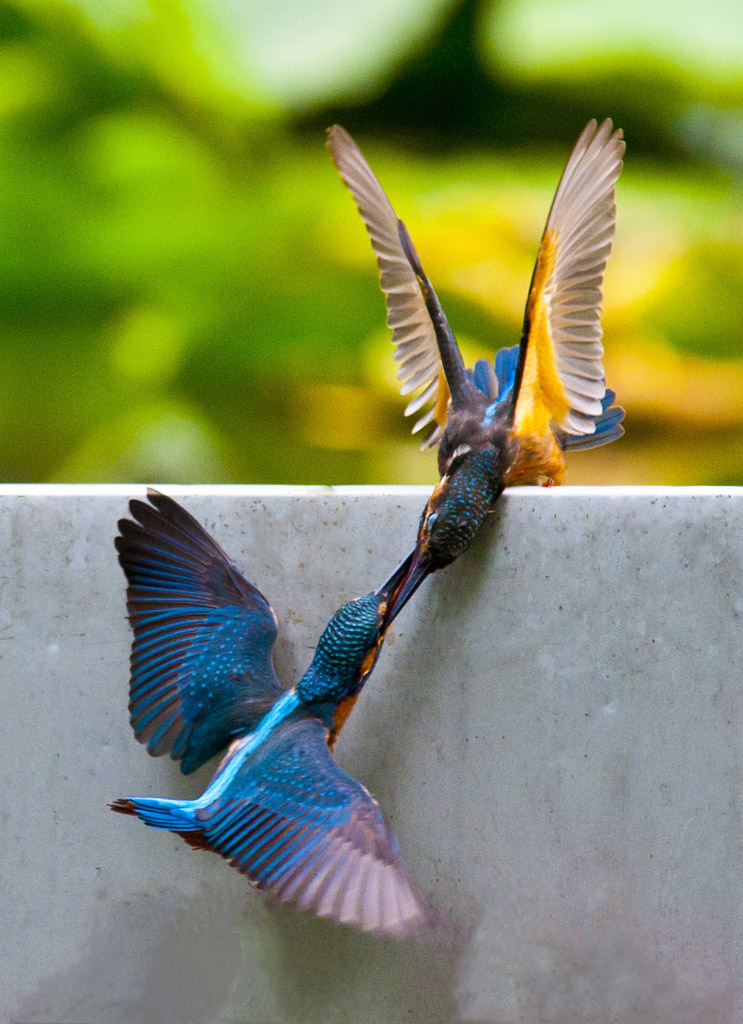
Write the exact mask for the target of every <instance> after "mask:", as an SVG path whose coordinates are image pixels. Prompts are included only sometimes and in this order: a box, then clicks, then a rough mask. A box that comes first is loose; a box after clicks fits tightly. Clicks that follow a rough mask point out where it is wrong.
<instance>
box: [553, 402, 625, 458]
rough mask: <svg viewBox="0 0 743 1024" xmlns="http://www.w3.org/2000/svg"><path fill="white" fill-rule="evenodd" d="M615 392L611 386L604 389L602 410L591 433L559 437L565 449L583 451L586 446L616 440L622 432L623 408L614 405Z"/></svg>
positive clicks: (594, 446)
mask: <svg viewBox="0 0 743 1024" xmlns="http://www.w3.org/2000/svg"><path fill="white" fill-rule="evenodd" d="M616 397H617V396H616V394H615V392H613V391H612V390H611V388H607V389H606V393H605V394H604V397H603V400H602V402H601V407H602V409H603V412H602V413H601V415H600V416H598V417H597V418H596V430H595V431H594V432H593V434H564V435H563V436H562V437H561V439H560V440H561V442H562V447H563V448H564V449H565V451H573V452H574V451H585V450H586V449H587V448H598V447H599V445H602V444H609V442H610V441H616V440H617V439H618V438H620V437H621V436H622V435H623V434H624V427H623V426H622V420H623V419H624V409H623V408H622V407H621V405H614V401H615V399H616Z"/></svg>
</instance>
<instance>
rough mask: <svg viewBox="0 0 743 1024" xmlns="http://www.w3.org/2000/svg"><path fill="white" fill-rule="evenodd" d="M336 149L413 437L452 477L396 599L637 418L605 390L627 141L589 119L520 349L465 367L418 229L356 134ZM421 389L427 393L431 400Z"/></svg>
mask: <svg viewBox="0 0 743 1024" xmlns="http://www.w3.org/2000/svg"><path fill="white" fill-rule="evenodd" d="M328 148H329V150H330V154H331V156H332V158H333V161H334V163H335V164H336V166H337V168H338V170H339V172H340V174H341V177H342V179H343V181H344V183H345V185H346V186H347V188H348V189H349V191H350V192H351V194H352V195H353V198H354V200H355V201H356V205H357V207H358V210H359V213H360V215H361V218H362V220H363V222H364V224H365V226H366V229H367V232H368V234H369V238H370V240H371V244H372V249H373V251H374V254H375V256H376V259H377V263H378V266H379V274H380V283H381V287H382V290H383V292H384V294H385V297H386V302H387V323H388V325H389V327H390V329H391V331H392V342H393V344H394V345H395V358H396V359H397V360H398V361H399V362H400V369H399V371H398V378H400V379H401V380H402V381H403V383H402V386H401V389H400V390H401V392H402V394H404V395H406V394H411V393H413V392H415V391H419V393H418V394H417V395H416V396H415V397H414V398H413V399H412V400H411V401H410V402H409V404H408V406H407V408H406V410H405V412H406V414H412V413H417V412H420V411H421V410H423V409H426V408H427V411H426V412H424V415H423V416H422V417H421V418H420V419H419V420H418V422H417V423H416V424H415V426H414V428H413V430H414V431H415V430H418V429H421V428H423V427H426V426H428V425H431V426H432V431H431V433H430V434H429V436H428V437H427V438H426V440H425V441H424V443H423V447H428V446H431V445H435V444H438V445H439V453H438V465H439V473H440V476H441V479H440V481H439V483H438V485H437V487H436V488H435V490H434V492H433V494H432V495H431V498H430V500H429V501H428V504H427V506H426V509H425V511H424V513H423V517H422V519H421V523H420V528H419V532H418V540H417V544H416V550H415V555H414V557H413V559H412V561H411V565H410V570H409V572H408V574H407V577H406V579H405V581H404V583H403V584H402V585H401V587H400V588H399V590H398V592H397V594H396V595H395V597H394V601H395V602H398V601H400V602H404V601H405V600H406V599H407V598H408V597H409V596H410V594H411V593H412V592H413V590H415V588H416V587H417V586H419V584H420V583H421V582H422V580H423V579H425V577H426V576H427V575H428V574H429V573H431V572H433V571H435V570H436V569H440V568H443V567H444V566H446V565H448V564H449V563H451V562H453V561H454V559H455V558H457V557H458V556H459V555H460V554H461V553H462V552H463V551H465V550H466V549H467V547H469V545H470V543H471V542H472V540H473V538H474V537H475V534H476V533H477V531H478V529H479V528H480V525H481V524H482V522H483V520H484V518H485V516H486V515H487V513H488V512H489V511H491V510H492V508H493V505H494V503H495V501H496V500H497V498H498V496H499V495H500V494H501V492H502V491H503V489H504V488H505V487H508V486H512V485H516V484H543V485H546V486H550V485H552V484H559V483H561V481H562V479H563V477H564V475H565V460H564V457H563V452H564V451H565V450H566V449H581V448H592V447H595V446H597V445H601V444H607V443H608V442H609V441H613V440H615V439H616V438H619V437H621V436H622V434H623V433H624V431H623V428H622V425H621V423H622V420H623V418H624V410H623V409H622V408H620V407H619V406H615V405H614V399H615V395H614V392H613V391H611V390H608V389H607V388H606V383H605V379H604V367H603V347H602V344H601V337H602V332H601V302H602V282H603V276H604V270H605V267H606V262H607V259H608V257H609V253H610V251H611V243H612V238H613V235H614V224H615V219H616V208H615V204H614V184H615V182H616V180H617V178H618V176H619V173H620V171H621V168H622V156H623V154H624V142H623V140H622V132H621V131H620V130H616V131H615V130H613V126H612V123H611V121H610V120H608V119H607V120H605V121H604V122H603V123H602V124H601V125H598V124H597V122H596V121H590V122H589V123H588V124H587V125H586V127H585V129H584V130H583V132H582V133H581V135H580V137H579V139H578V141H577V142H576V144H575V147H574V148H573V151H572V153H571V155H570V157H569V159H568V162H567V164H566V167H565V170H564V172H563V174H562V177H561V179H560V182H559V185H558V187H557V192H556V193H555V198H554V200H553V202H552V207H551V209H550V213H549V216H548V218H547V224H546V227H545V230H544V234H543V235H542V241H541V244H540V246H539V252H538V255H537V261H536V265H535V267H534V272H533V275H532V279H531V285H530V288H529V294H528V299H527V303H526V311H525V314H524V322H523V329H522V334H521V342H520V344H519V345H516V346H514V347H513V348H509V349H502V350H501V351H500V352H498V354H497V355H496V357H495V362H494V365H493V364H490V363H489V362H488V361H487V360H484V359H483V360H480V361H479V362H477V363H476V365H475V367H474V369H472V370H469V369H466V368H465V365H464V361H463V359H462V355H461V352H460V351H459V347H458V345H457V342H456V340H455V338H454V335H453V333H452V331H451V328H450V327H449V323H448V321H447V319H446V316H445V315H444V312H443V309H442V308H441V304H440V303H439V300H438V298H437V296H436V292H435V291H434V289H433V286H432V284H431V282H430V281H429V279H428V277H427V276H426V274H425V272H424V270H423V267H422V265H421V261H420V258H419V257H418V254H417V252H416V250H415V247H414V245H413V242H412V240H411V238H410V235H409V234H408V231H407V228H406V227H405V224H404V223H403V222H402V221H401V220H400V219H399V218H398V216H397V214H396V213H395V210H394V208H393V206H392V204H391V203H390V201H389V199H388V198H387V195H386V194H385V192H384V190H383V188H382V186H381V185H380V183H379V181H378V180H377V178H376V177H375V175H374V172H373V171H372V169H371V167H370V166H369V164H368V163H367V162H366V160H365V159H364V156H363V154H362V153H361V150H360V149H359V147H358V146H357V145H356V143H355V142H354V141H353V139H352V138H351V136H350V135H349V134H348V132H346V131H345V130H344V129H343V128H341V127H340V126H339V125H335V126H333V127H332V128H330V129H329V130H328ZM421 389H422V390H421Z"/></svg>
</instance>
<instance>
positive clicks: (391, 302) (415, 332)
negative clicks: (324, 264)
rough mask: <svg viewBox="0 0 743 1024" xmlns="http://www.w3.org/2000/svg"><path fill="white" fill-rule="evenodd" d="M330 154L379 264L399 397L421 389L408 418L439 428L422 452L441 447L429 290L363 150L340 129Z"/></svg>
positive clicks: (439, 384)
mask: <svg viewBox="0 0 743 1024" xmlns="http://www.w3.org/2000/svg"><path fill="white" fill-rule="evenodd" d="M328 149H329V150H330V155H331V157H332V158H333V163H334V164H335V166H336V167H337V168H338V171H339V172H340V176H341V178H342V179H343V182H344V184H345V186H346V188H347V189H348V191H349V192H350V193H351V195H352V196H353V198H354V199H355V201H356V205H357V207H358V210H359V213H360V214H361V219H362V220H363V222H364V224H365V225H366V230H367V232H368V234H369V239H370V241H371V244H372V249H373V250H374V255H375V256H376V258H377V264H378V266H379V281H380V284H381V287H382V291H383V292H384V295H385V299H386V302H387V325H388V326H389V328H390V330H391V331H392V343H393V345H394V346H395V359H396V360H397V361H398V362H399V363H400V367H399V369H398V371H397V378H398V380H401V381H402V385H401V387H400V393H401V394H402V395H409V394H412V392H414V391H417V390H418V389H419V388H422V390H421V391H420V393H419V394H418V395H416V397H415V398H413V399H412V400H411V401H410V402H409V403H408V405H407V407H406V409H405V415H406V416H411V415H412V414H413V413H417V412H419V411H420V410H421V409H425V412H424V414H423V416H421V417H420V419H418V420H417V421H416V423H415V425H414V426H413V433H415V432H416V431H418V430H422V429H423V428H424V427H426V426H428V425H429V424H430V423H432V422H435V427H434V429H433V431H432V433H431V434H430V435H429V436H428V437H427V438H426V440H425V441H424V442H423V445H422V446H421V447H423V448H428V447H430V446H432V445H434V444H436V443H437V442H438V440H439V438H440V437H441V433H442V431H443V428H444V426H445V424H446V409H447V404H448V401H449V389H448V387H447V383H446V378H445V376H444V371H443V367H442V365H441V359H440V357H439V349H438V344H437V341H436V331H435V328H434V324H433V322H432V320H431V315H430V313H429V310H428V308H427V306H426V297H425V291H424V289H425V285H424V283H423V281H421V279H420V278H419V277H418V275H417V274H416V272H415V270H414V269H413V267H412V266H411V264H410V261H409V260H408V258H407V256H406V253H405V249H404V248H403V238H405V239H406V240H407V239H409V235H408V234H407V230H406V229H405V226H404V225H403V223H402V221H401V220H400V219H399V218H398V216H397V214H396V213H395V211H394V209H393V207H392V204H391V203H390V201H389V199H388V198H387V195H386V193H385V191H384V189H383V188H382V186H381V185H380V184H379V182H378V181H377V178H376V176H375V174H374V172H373V171H372V169H371V167H370V166H369V164H368V163H367V162H366V160H365V159H364V156H363V154H362V152H361V150H360V149H359V147H358V146H357V145H356V143H355V142H354V141H353V139H352V138H351V136H350V135H349V134H348V132H347V131H346V130H345V129H344V128H341V127H340V125H337V124H336V125H333V127H332V128H329V129H328ZM426 284H428V282H426ZM428 288H429V290H430V285H428Z"/></svg>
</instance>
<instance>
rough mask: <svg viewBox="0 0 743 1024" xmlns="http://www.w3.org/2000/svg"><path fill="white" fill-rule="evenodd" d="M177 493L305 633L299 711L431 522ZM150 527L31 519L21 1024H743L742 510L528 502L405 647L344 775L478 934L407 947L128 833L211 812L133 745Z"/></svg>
mask: <svg viewBox="0 0 743 1024" xmlns="http://www.w3.org/2000/svg"><path fill="white" fill-rule="evenodd" d="M164 490H166V491H167V492H168V493H171V494H173V496H174V497H177V498H179V499H180V500H182V501H183V502H184V504H186V506H187V507H188V508H189V509H190V510H191V511H192V512H193V513H194V514H195V515H197V516H198V517H199V518H200V519H202V521H204V522H205V523H206V525H207V527H208V529H209V530H210V531H212V532H213V533H214V535H215V536H216V538H217V539H218V540H219V541H220V543H222V544H223V546H224V547H225V548H226V549H227V551H228V552H229V553H230V554H231V555H232V556H233V557H234V559H235V560H236V561H237V562H238V564H239V565H240V566H241V568H242V569H243V571H244V572H245V574H246V576H247V577H248V578H249V579H250V580H252V581H253V582H255V583H256V584H257V585H258V586H259V587H260V588H261V589H262V590H263V591H264V592H265V593H266V595H267V596H268V597H269V599H270V600H271V601H272V603H273V604H274V607H275V608H276V612H277V614H278V617H279V621H280V623H281V636H280V639H279V642H278V649H277V656H276V660H277V667H278V670H279V672H280V675H281V676H282V678H283V679H284V680H285V681H286V683H288V684H290V683H293V682H294V681H296V679H297V678H298V675H299V673H300V672H301V671H302V670H303V668H304V667H305V665H306V664H307V661H308V659H309V657H310V655H311V652H312V649H313V647H314V643H315V641H316V639H317V636H318V633H319V631H320V629H321V628H322V627H323V626H324V624H325V622H326V620H327V619H328V617H329V616H330V614H331V613H332V612H333V611H334V610H335V609H336V608H337V607H338V605H339V604H340V603H341V602H343V601H345V600H346V599H348V598H349V597H351V596H354V595H359V594H363V593H365V592H366V591H368V590H370V589H371V588H372V587H374V586H375V585H377V584H378V583H379V582H380V581H381V580H382V578H383V577H384V576H385V575H386V574H387V572H388V571H389V570H390V569H391V568H392V567H393V565H394V564H395V563H396V561H397V560H398V559H399V558H400V557H401V556H402V555H403V554H404V552H405V551H406V550H407V549H408V547H409V546H410V544H411V542H412V539H413V536H414V532H415V527H416V523H417V519H418V516H419V513H420V509H421V507H422V504H423V501H424V497H425V492H422V491H412V490H411V491H397V492H395V493H385V492H382V491H373V490H369V491H351V492H341V491H338V492H330V491H325V490H322V489H317V490H316V491H315V492H314V493H312V494H309V493H307V492H304V491H288V490H281V489H274V490H272V491H263V492H258V491H255V490H253V491H251V490H246V489H237V488H221V489H210V490H208V491H207V490H199V491H198V492H197V491H195V490H194V489H188V488H176V487H168V488H164ZM142 493H143V491H142V490H139V489H134V488H83V487H81V488H48V489H46V490H42V489H35V488H27V489H25V490H24V491H20V490H19V489H14V488H8V487H6V488H4V489H3V490H2V492H0V550H1V551H2V553H3V555H2V566H1V567H0V595H1V596H0V616H1V619H0V680H1V686H2V704H1V706H2V717H3V722H2V737H3V747H2V758H1V763H2V773H3V774H2V780H1V781H2V807H1V808H0V813H1V814H2V823H3V827H2V837H3V838H2V859H1V860H0V865H1V866H0V873H1V874H2V885H1V886H0V902H1V903H2V918H1V920H2V929H1V930H0V943H1V944H2V955H1V956H0V1007H1V1008H2V1009H1V1010H0V1014H4V1016H3V1020H8V1021H28V1022H31V1021H33V1022H60V1024H68V1022H75V1024H114V1022H116V1024H118V1022H123V1021H126V1022H137V1024H149V1022H153V1024H176V1022H185V1021H193V1022H200V1024H202V1022H203V1024H206V1022H210V1024H211V1022H216V1021H275V1022H282V1024H283V1022H297V1024H310V1022H322V1024H325V1022H333V1024H335V1022H337V1024H355V1022H361V1024H376V1022H379V1024H382V1022H384V1024H400V1022H426V1024H440V1022H442V1024H443V1022H450V1021H460V1020H469V1021H493V1022H500V1024H535V1022H540V1021H549V1022H556V1024H573V1022H583V1021H601V1022H602V1024H605V1022H608V1021H616V1022H619V1024H646V1022H647V1024H650V1022H651V1021H652V1022H655V1021H662V1022H669V1024H671V1022H672V1024H690V1022H696V1024H701V1022H705V1024H710V1022H723V1024H728V1022H737V1021H743V1000H742V999H741V990H740V983H741V980H742V979H743V930H742V918H741V895H742V893H743V885H742V883H743V831H742V826H741V809H742V805H741V773H742V772H743V744H742V742H741V740H742V735H743V734H742V731H741V724H742V717H743V693H742V691H741V682H742V680H741V661H742V658H741V653H742V651H743V489H738V490H733V491H728V492H725V493H718V492H714V491H708V490H707V491H683V490H681V491H678V490H675V491H668V492H665V491H658V490H647V489H640V490H624V489H623V490H618V491H607V490H601V491H599V490H583V489H569V488H564V489H562V488H561V489H555V490H552V491H541V490H528V491H527V490H522V491H520V492H513V493H510V494H508V495H507V496H506V497H505V498H504V499H503V501H502V502H501V507H500V510H499V512H498V513H497V514H495V515H494V516H492V517H491V519H490V521H489V522H488V524H487V525H486V527H485V529H484V530H483V531H482V534H481V536H480V537H479V539H478V541H477V543H476V544H475V545H474V547H473V548H472V550H471V551H470V552H469V553H468V554H467V555H465V556H464V557H462V558H461V559H460V561H459V562H458V563H457V564H456V565H455V566H453V567H451V568H450V569H448V570H446V571H445V572H442V573H439V574H438V575H437V576H436V577H434V578H433V579H431V580H430V581H429V583H428V585H427V586H426V588H425V589H424V590H423V591H422V592H421V593H420V594H419V596H418V597H417V599H416V600H415V601H414V603H413V604H412V605H411V606H410V607H409V608H408V609H406V610H405V612H404V613H403V614H402V615H401V616H400V619H399V620H398V623H397V625H396V628H395V632H394V635H393V636H391V638H390V641H389V643H388V645H387V647H386V649H385V650H384V652H383V654H382V657H381V659H380V663H379V665H378V668H377V671H376V673H375V675H374V677H373V678H372V680H371V681H370V683H369V685H368V687H367V689H366V691H365V693H364V696H363V698H362V700H361V701H360V702H359V704H358V705H357V709H356V711H355V712H354V715H353V716H352V718H351V720H350V721H349V723H348V725H347V727H346V729H345V731H344V733H343V736H342V738H341V740H340V742H339V745H338V757H339V760H340V761H341V763H342V764H343V766H344V767H345V768H347V769H348V770H349V771H351V772H353V773H354V774H355V775H356V776H357V777H358V778H360V779H361V780H362V781H363V782H365V783H366V784H367V785H368V786H369V788H370V789H371V790H372V792H373V793H375V795H376V796H377V797H378V799H379V800H380V802H381V804H382V806H383V808H384V809H385V811H386V812H387V814H388V815H389V817H390V818H391V820H392V822H393V824H394V827H395V829H396V831H397V834H398V837H399V840H400V844H401V847H402V851H403V855H404V858H405V861H406V863H407V865H408V866H409V869H410V871H411V873H413V874H414V875H415V876H416V877H417V878H418V879H419V881H420V883H421V885H422V886H423V888H424V890H425V891H426V892H427V893H428V894H430V897H431V901H432V903H433V905H434V906H435V907H436V908H437V909H438V910H439V911H440V913H441V914H442V915H443V916H444V917H445V918H446V919H447V920H448V922H449V927H448V930H447V931H446V932H445V934H444V935H443V936H442V937H439V938H438V939H437V940H436V941H435V942H427V943H420V942H415V941H410V942H405V943H403V944H399V943H395V942H394V941H391V940H384V939H376V938H373V937H369V936H364V935H358V934H355V933H352V932H349V931H348V930H346V929H343V928H336V927H333V926H331V925H329V924H327V923H325V922H318V921H315V920H312V919H310V918H308V917H306V916H302V915H294V916H292V915H289V914H287V913H280V912H278V913H277V912H276V911H274V910H271V909H269V908H267V907H266V906H264V904H263V903H262V901H261V899H260V898H258V897H255V896H251V895H249V894H248V892H247V887H246V884H245V882H244V880H243V879H242V878H241V877H240V876H239V875H238V874H237V873H236V872H234V871H233V870H232V869H230V868H229V867H228V866H227V865H226V864H225V863H224V862H223V861H222V860H220V859H219V858H217V857H213V856H211V855H207V854H202V853H197V852H194V851H192V850H190V849H189V848H188V847H187V846H186V845H185V844H184V843H183V842H182V841H181V840H180V839H179V838H177V837H175V836H171V835H168V834H165V833H160V832H155V831H153V830H149V829H147V828H145V827H144V826H143V825H141V824H140V823H139V822H136V821H134V820H130V819H127V818H122V817H120V816H117V815H114V814H111V813H110V811H108V810H107V808H106V803H107V801H109V800H110V799H112V798H113V797H117V796H121V795H125V794H127V793H152V794H157V795H171V796H193V795H196V794H197V793H199V792H200V791H201V788H202V787H203V786H204V784H205V783H206V780H207V778H208V772H204V771H202V772H200V773H199V774H198V775H197V776H194V777H190V778H188V779H184V778H183V777H182V776H180V774H179V772H178V769H177V767H176V766H175V765H174V764H173V763H172V762H170V761H169V760H167V759H159V760H155V759H152V758H149V757H148V756H147V755H146V753H145V751H144V749H143V748H142V747H140V746H139V744H137V743H136V742H135V741H134V738H133V736H132V734H131V732H130V730H129V725H128V721H127V712H126V703H127V682H128V669H127V659H128V654H129V634H128V628H127V624H126V620H125V617H124V578H123V574H122V573H121V571H120V570H119V567H118V565H117V562H116V558H115V552H114V548H113V544H112V538H113V536H114V534H115V532H116V520H117V518H118V517H119V516H121V515H123V514H125V512H126V498H127V497H129V496H130V495H133V494H142Z"/></svg>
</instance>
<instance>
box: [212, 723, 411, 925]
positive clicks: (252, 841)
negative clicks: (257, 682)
mask: <svg viewBox="0 0 743 1024" xmlns="http://www.w3.org/2000/svg"><path fill="white" fill-rule="evenodd" d="M199 827H200V828H201V829H202V837H201V838H202V839H203V842H204V843H205V844H206V845H207V846H208V847H209V848H211V849H213V850H214V851H215V852H217V853H219V854H221V855H222V856H223V857H225V858H226V859H227V860H229V861H230V863H231V864H232V865H233V866H234V867H236V868H237V869H238V870H239V871H241V872H243V874H245V875H247V877H248V878H249V879H250V880H251V881H252V882H253V884H254V885H256V886H257V887H258V888H260V889H264V890H265V891H267V892H270V893H272V894H273V895H274V896H275V897H276V898H278V899H280V900H284V901H290V902H292V903H294V904H296V905H297V906H299V907H300V908H303V909H307V910H311V911H313V912H314V913H315V914H316V915H317V916H319V917H330V918H332V919H333V920H337V921H342V922H343V923H345V924H350V925H353V926H354V927H357V928H361V929H363V930H366V931H380V932H387V933H389V934H394V935H403V934H406V933H407V932H409V931H411V930H412V929H413V928H416V927H418V926H419V925H422V924H424V923H425V922H426V920H427V918H428V912H427V910H426V909H425V907H424V903H423V901H422V899H421V897H420V896H419V894H418V893H417V891H416V890H415V888H414V887H413V885H412V884H411V882H410V881H409V880H408V878H407V876H406V874H405V872H404V869H403V867H402V864H401V863H400V859H399V855H398V852H397V842H396V840H395V837H394V835H393V834H392V831H391V829H390V827H389V825H388V824H387V822H386V821H385V819H384V816H383V815H382V812H381V810H380V808H379V805H378V804H377V802H376V800H374V798H373V797H372V796H371V794H370V793H369V791H368V790H367V789H366V788H365V787H364V786H362V785H361V783H359V782H357V781H356V779H354V778H352V777H351V776H350V775H348V774H347V773H346V772H344V771H342V769H341V768H339V767H338V765H337V763H336V762H335V760H334V758H333V756H332V754H331V752H330V750H329V749H328V744H327V730H326V729H325V728H324V727H323V725H322V723H321V722H320V720H319V719H316V718H314V717H305V718H300V719H295V720H293V721H291V722H288V723H285V724H282V726H281V727H280V728H278V729H277V730H276V731H275V733H274V734H272V735H271V736H270V737H269V739H268V740H267V741H266V742H265V743H264V744H262V745H261V746H260V747H258V749H257V750H256V751H255V753H254V754H253V755H251V756H250V757H248V758H246V760H245V762H244V763H243V764H242V765H241V767H240V768H239V770H238V772H237V773H236V775H235V777H234V779H233V780H232V781H231V782H230V784H229V785H228V787H227V789H226V790H225V792H224V793H223V794H222V796H221V797H220V798H219V800H218V801H216V802H215V803H214V804H211V805H210V806H208V807H205V808H203V809H202V810H201V811H200V812H199Z"/></svg>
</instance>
